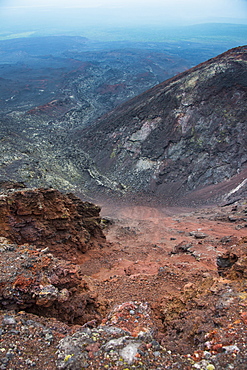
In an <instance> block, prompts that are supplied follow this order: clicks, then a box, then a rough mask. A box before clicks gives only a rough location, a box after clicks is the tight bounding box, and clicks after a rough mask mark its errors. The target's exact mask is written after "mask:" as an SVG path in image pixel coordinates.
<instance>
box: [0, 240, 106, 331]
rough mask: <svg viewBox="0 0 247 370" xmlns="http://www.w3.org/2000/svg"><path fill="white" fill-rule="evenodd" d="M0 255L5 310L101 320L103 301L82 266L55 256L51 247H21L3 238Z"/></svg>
mask: <svg viewBox="0 0 247 370" xmlns="http://www.w3.org/2000/svg"><path fill="white" fill-rule="evenodd" d="M61 249H62V248H61ZM0 254H1V261H0V271H1V272H0V308H1V309H5V310H11V309H12V310H26V311H27V312H32V313H35V314H37V315H42V316H46V317H56V318H58V319H59V320H62V321H65V322H69V323H75V322H77V323H80V324H84V323H85V322H87V321H89V320H95V321H97V319H99V317H100V307H101V306H102V307H103V304H101V303H100V302H99V300H98V299H97V294H96V293H95V292H94V291H92V290H91V289H90V285H89V284H88V282H87V280H86V279H85V277H84V276H83V275H82V274H81V273H80V268H79V266H78V265H75V264H73V263H71V262H69V261H65V260H63V259H59V258H56V257H54V255H53V254H51V253H48V251H47V249H43V250H40V249H39V250H37V247H36V246H34V245H28V244H24V245H21V246H20V245H17V244H15V243H11V242H10V241H8V239H6V238H3V237H1V238H0ZM102 307H101V309H102Z"/></svg>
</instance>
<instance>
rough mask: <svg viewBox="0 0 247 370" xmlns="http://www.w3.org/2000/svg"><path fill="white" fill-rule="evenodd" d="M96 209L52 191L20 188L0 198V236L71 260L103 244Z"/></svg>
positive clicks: (76, 198)
mask: <svg viewBox="0 0 247 370" xmlns="http://www.w3.org/2000/svg"><path fill="white" fill-rule="evenodd" d="M99 213H100V207H98V206H96V205H94V204H92V203H89V202H83V201H81V200H80V199H79V198H78V197H76V196H75V195H73V194H67V195H65V194H62V193H60V192H59V191H58V190H55V189H21V190H16V191H11V190H10V191H7V192H6V193H5V194H4V193H3V194H1V195H0V236H2V237H6V238H8V239H10V240H12V241H13V242H15V243H18V244H24V243H28V244H34V245H35V246H36V247H39V248H48V249H49V250H50V251H51V252H52V253H54V255H56V256H61V257H63V258H67V259H73V257H75V256H78V253H84V252H85V251H87V250H88V249H89V248H90V247H92V246H93V245H94V244H95V243H96V244H97V243H102V242H104V241H105V237H104V234H103V232H102V229H101V226H100V222H101V218H100V214H99Z"/></svg>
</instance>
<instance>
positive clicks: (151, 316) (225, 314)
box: [0, 188, 247, 370]
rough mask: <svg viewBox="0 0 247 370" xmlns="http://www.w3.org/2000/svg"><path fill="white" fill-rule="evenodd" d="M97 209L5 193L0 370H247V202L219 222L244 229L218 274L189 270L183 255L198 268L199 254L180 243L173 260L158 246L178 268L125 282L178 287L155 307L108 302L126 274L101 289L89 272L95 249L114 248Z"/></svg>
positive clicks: (30, 193)
mask: <svg viewBox="0 0 247 370" xmlns="http://www.w3.org/2000/svg"><path fill="white" fill-rule="evenodd" d="M99 212H100V208H99V207H97V206H95V205H93V204H91V203H88V202H82V201H81V200H80V199H79V198H77V197H75V196H74V195H71V194H69V195H65V194H61V193H59V192H58V191H56V190H54V189H25V188H23V189H5V190H4V192H2V194H1V196H0V234H1V235H0V255H1V259H0V369H9V370H11V369H12V370H17V369H18V370H19V369H32V368H34V369H39V370H41V369H42V370H43V369H47V370H54V369H71V370H77V369H78V370H81V369H91V370H93V369H94V370H98V369H112V370H113V369H115V370H124V369H125V370H128V369H129V370H130V369H145V370H155V369H156V370H157V369H159V370H161V369H174V370H175V369H183V370H189V369H191V370H192V369H203V370H214V369H236V370H237V369H238V370H239V369H247V348H246V337H247V284H246V277H247V238H246V237H245V236H243V235H244V232H243V230H245V229H246V225H247V219H246V214H247V207H246V203H244V202H242V204H241V206H239V207H237V206H236V205H234V206H230V207H228V208H227V207H226V208H224V207H223V208H222V209H221V214H220V215H218V216H217V215H215V216H214V219H215V222H217V223H219V222H223V223H224V222H228V223H233V225H234V223H235V221H236V222H237V225H236V226H235V229H236V230H237V229H239V230H240V231H239V232H241V237H239V238H237V237H234V238H233V237H229V238H228V239H224V249H222V252H220V253H218V255H217V259H216V260H215V266H216V268H215V270H213V268H212V266H211V267H210V268H209V270H208V271H205V269H204V271H203V272H201V273H200V271H199V270H198V269H197V270H196V269H195V268H194V267H193V268H191V270H194V272H193V271H191V272H190V271H186V270H185V269H184V270H183V268H182V267H181V266H182V258H183V256H186V258H187V259H190V260H191V261H192V260H194V261H195V262H194V265H193V266H196V264H199V263H200V261H198V259H200V257H199V255H196V256H194V254H195V253H194V254H193V253H191V251H190V250H188V248H187V249H186V248H185V249H183V248H181V245H180V244H179V245H180V248H175V249H174V250H173V252H172V253H169V254H168V253H167V255H165V252H163V251H160V250H159V257H160V258H161V257H162V258H163V259H164V261H163V263H165V262H166V263H167V261H168V259H171V260H172V261H175V260H176V258H177V259H178V260H179V261H180V265H179V266H180V267H179V268H178V267H175V264H174V266H172V265H170V267H164V268H160V269H159V271H158V273H157V274H153V275H152V276H151V275H150V277H148V275H140V274H137V275H135V274H134V275H131V273H130V274H127V275H126V276H124V277H123V279H124V280H123V281H125V282H126V285H127V286H128V287H129V288H126V289H127V290H128V289H133V296H134V293H135V291H134V289H141V286H142V285H143V284H145V286H147V287H148V288H151V289H152V290H154V289H156V291H157V296H158V289H159V290H160V289H163V288H162V287H164V286H174V291H172V290H170V292H169V295H168V293H167V294H166V295H164V296H163V298H161V299H160V301H159V302H158V303H157V302H156V305H154V302H153V301H152V300H148V301H147V297H146V296H143V300H135V299H133V300H128V301H126V302H122V303H120V304H119V303H116V302H117V299H116V301H115V302H114V301H112V300H110V299H107V294H106V295H105V296H104V297H103V295H102V292H103V291H104V289H103V286H104V284H106V286H107V284H108V283H109V284H114V281H115V285H117V284H120V280H121V276H115V277H114V278H109V279H106V280H105V281H103V280H102V281H101V282H99V283H97V279H96V278H93V277H91V276H88V275H85V274H84V273H83V268H82V262H83V261H85V260H87V259H89V257H88V254H89V253H90V252H91V251H92V250H94V251H104V249H105V250H107V249H110V248H112V246H111V245H110V244H109V242H107V241H106V239H105V237H104V234H103V232H102V226H101V218H100V214H99ZM200 217H201V216H200ZM180 225H181V222H180ZM181 227H182V226H181ZM128 230H129V229H128ZM173 232H174V233H175V231H173ZM196 235H197V236H196ZM196 235H194V234H193V235H191V236H188V238H190V237H191V238H195V240H198V246H197V245H195V246H194V248H196V247H200V248H202V249H203V248H204V249H207V245H208V244H207V243H208V242H206V241H205V242H204V240H206V239H207V238H208V236H207V235H204V234H203V233H202V232H198V233H197V234H196ZM174 236H176V237H177V235H175V234H174ZM173 239H175V238H173ZM210 243H211V244H213V241H212V240H211V241H210ZM221 243H223V239H222V240H221ZM114 248H117V247H116V246H115V247H114ZM150 248H151V247H150ZM216 248H218V249H220V247H219V245H218V246H217V245H216ZM156 249H161V248H158V246H156V247H155V248H154V247H153V250H156ZM102 253H103V252H102ZM152 253H153V252H152ZM157 253H158V252H157ZM192 254H193V255H192ZM101 258H102V257H101ZM140 263H141V262H140ZM191 263H192V262H191ZM191 266H192V265H191ZM198 266H199V265H198ZM133 284H134V285H136V286H135V287H132V285H133ZM172 284H173V285H172ZM97 285H98V286H99V289H98V290H97ZM112 287H113V286H112ZM122 289H123V287H122ZM119 293H120V291H119ZM121 293H122V292H121ZM110 294H111V293H109V295H110ZM130 295H131V292H130V294H129V295H128V296H130Z"/></svg>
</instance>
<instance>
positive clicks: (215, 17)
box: [0, 0, 247, 33]
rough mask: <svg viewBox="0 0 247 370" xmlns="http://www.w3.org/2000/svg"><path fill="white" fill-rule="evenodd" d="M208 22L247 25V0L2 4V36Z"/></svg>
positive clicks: (6, 0) (16, 0) (29, 0)
mask: <svg viewBox="0 0 247 370" xmlns="http://www.w3.org/2000/svg"><path fill="white" fill-rule="evenodd" d="M206 22H221V23H222V22H225V23H244V24H247V0H0V33H4V32H17V31H18V32H21V31H22V32H24V31H32V30H42V29H43V30H47V32H48V30H49V29H53V31H54V30H56V29H61V28H63V27H64V30H65V32H68V31H69V30H72V29H73V28H79V27H83V26H84V27H85V26H89V27H92V26H95V27H96V26H102V27H111V26H135V25H137V26H139V25H142V26H145V25H147V26H150V25H151V26H153V25H163V26H164V25H168V26H172V25H175V26H177V25H189V24H198V23H206ZM54 32H55V31H54Z"/></svg>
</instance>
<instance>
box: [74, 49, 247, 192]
mask: <svg viewBox="0 0 247 370" xmlns="http://www.w3.org/2000/svg"><path fill="white" fill-rule="evenodd" d="M246 107H247V47H246V46H243V47H238V48H235V49H232V50H229V51H228V52H226V53H224V54H222V55H220V56H218V57H216V58H213V59H210V60H209V61H207V62H205V63H202V64H200V65H198V66H197V67H194V68H192V69H190V70H188V71H186V72H184V73H181V74H180V75H178V76H175V77H173V78H171V79H169V80H167V81H165V82H163V83H161V84H159V85H157V86H155V87H154V88H152V89H150V90H148V91H147V92H145V93H143V94H141V95H139V96H138V97H135V98H134V99H132V100H130V101H128V102H126V103H124V104H123V105H122V106H120V107H118V108H117V109H115V110H114V111H113V112H111V113H109V114H107V115H105V116H104V117H103V118H101V119H100V120H98V121H97V122H96V124H95V125H94V126H92V127H91V128H90V129H89V130H84V131H83V130H82V131H80V132H76V136H80V139H79V140H77V145H78V144H79V145H80V146H81V147H82V148H83V150H85V151H87V152H88V153H89V155H90V156H91V157H92V158H93V159H94V160H95V162H96V164H97V166H98V169H99V170H100V172H102V173H103V174H104V175H106V176H107V177H109V178H110V179H111V180H115V181H117V182H119V183H121V184H122V185H123V187H125V188H127V189H129V190H130V191H134V192H138V191H141V192H142V191H147V192H153V193H155V194H158V195H160V196H161V197H165V198H168V197H169V196H174V195H175V194H176V196H179V195H184V193H185V192H191V191H194V190H198V189H201V188H204V187H206V186H209V185H215V184H219V183H222V184H228V186H227V185H222V187H223V190H222V191H223V193H224V194H225V196H226V194H227V193H228V192H229V191H230V190H231V191H232V192H233V193H234V192H235V191H237V190H234V187H235V188H236V187H237V185H239V184H240V183H242V186H240V187H244V186H246V184H245V183H243V181H244V172H241V171H245V170H246V163H247V130H246V121H247V110H246ZM241 173H243V175H241ZM238 174H239V177H236V176H238ZM234 175H235V177H234V179H235V181H234V182H232V183H231V178H232V177H233V176H234ZM218 187H219V186H218ZM211 193H212V191H211ZM223 193H222V195H223ZM208 196H209V197H210V194H208Z"/></svg>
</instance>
